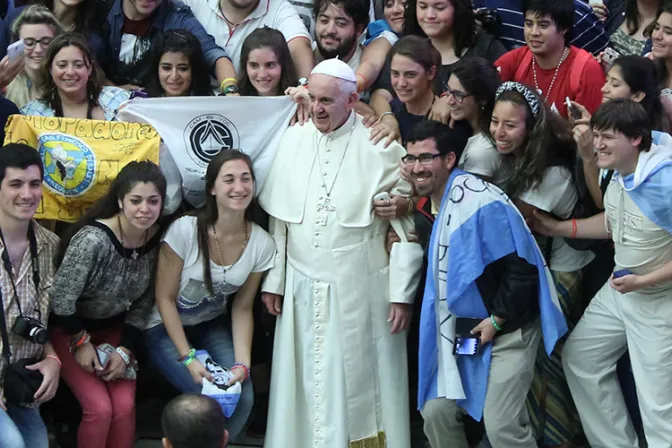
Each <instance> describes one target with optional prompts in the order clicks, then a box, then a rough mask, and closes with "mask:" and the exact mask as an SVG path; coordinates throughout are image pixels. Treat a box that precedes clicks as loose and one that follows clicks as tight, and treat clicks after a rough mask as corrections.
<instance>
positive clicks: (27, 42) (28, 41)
mask: <svg viewBox="0 0 672 448" xmlns="http://www.w3.org/2000/svg"><path fill="white" fill-rule="evenodd" d="M53 40H54V38H53V37H48V36H45V37H43V38H42V39H33V38H32V37H25V38H24V39H23V46H24V47H26V48H33V47H34V46H35V45H37V44H40V45H42V48H47V47H48V46H49V45H51V42H52V41H53Z"/></svg>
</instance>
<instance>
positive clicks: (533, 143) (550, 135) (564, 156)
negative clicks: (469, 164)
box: [489, 91, 576, 198]
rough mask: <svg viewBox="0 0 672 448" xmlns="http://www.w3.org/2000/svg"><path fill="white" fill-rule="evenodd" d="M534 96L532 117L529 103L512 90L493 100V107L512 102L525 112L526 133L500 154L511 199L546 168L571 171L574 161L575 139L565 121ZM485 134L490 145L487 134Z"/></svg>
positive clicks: (539, 178)
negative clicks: (535, 104)
mask: <svg viewBox="0 0 672 448" xmlns="http://www.w3.org/2000/svg"><path fill="white" fill-rule="evenodd" d="M534 94H535V95H537V94H536V93H534ZM537 99H538V100H539V104H540V105H541V107H540V108H539V114H538V116H537V118H536V119H535V117H534V115H533V113H532V110H531V109H530V106H529V103H528V102H527V101H526V100H525V98H524V97H523V96H522V95H521V94H520V93H518V92H516V91H507V92H504V93H502V94H501V95H500V96H499V97H498V98H497V100H496V101H495V106H496V105H497V103H505V102H508V103H512V104H515V105H517V106H518V107H522V108H523V109H524V110H525V114H526V117H525V129H526V132H527V136H526V138H525V141H524V143H523V146H522V148H519V149H518V150H516V151H513V152H511V153H510V154H506V155H503V156H502V185H503V186H504V191H505V192H506V193H507V194H508V195H509V196H510V197H512V198H516V197H518V196H520V195H521V194H522V193H524V192H525V191H528V190H530V189H533V188H535V187H537V186H538V185H539V184H540V183H541V181H542V180H543V178H544V174H545V172H546V169H547V168H549V167H551V166H563V167H565V168H567V169H568V170H570V172H571V171H572V170H573V169H574V165H575V162H576V142H575V141H574V138H573V137H572V132H571V128H570V126H569V123H568V122H566V121H565V120H563V119H562V118H561V117H560V116H559V115H558V114H556V113H555V112H552V111H551V110H550V109H549V108H548V106H546V105H545V104H544V103H543V102H542V100H541V98H537ZM489 137H490V139H491V141H492V142H493V144H494V138H493V137H492V135H491V134H489Z"/></svg>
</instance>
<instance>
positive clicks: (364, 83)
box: [355, 73, 369, 93]
mask: <svg viewBox="0 0 672 448" xmlns="http://www.w3.org/2000/svg"><path fill="white" fill-rule="evenodd" d="M355 75H356V76H359V77H360V78H362V80H363V82H362V83H361V84H360V82H359V81H360V80H359V79H357V91H358V92H360V93H361V92H362V91H364V89H365V88H366V85H367V84H368V83H369V80H368V79H366V76H364V75H362V74H361V73H355Z"/></svg>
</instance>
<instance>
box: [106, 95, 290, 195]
mask: <svg viewBox="0 0 672 448" xmlns="http://www.w3.org/2000/svg"><path fill="white" fill-rule="evenodd" d="M295 110H296V105H295V104H294V102H293V101H292V100H291V99H290V98H289V97H288V96H277V97H241V96H235V97H179V98H136V99H134V100H132V101H130V102H129V103H127V104H126V105H125V107H124V108H123V109H122V110H121V111H120V112H119V115H118V116H117V119H118V120H120V121H128V122H132V123H133V122H135V123H149V124H151V125H152V126H154V128H155V129H156V130H157V131H158V133H159V134H160V135H161V137H162V138H163V141H164V142H165V144H166V145H167V146H168V150H169V151H170V153H171V154H172V156H173V158H174V159H175V163H176V164H177V166H178V167H179V168H180V172H181V174H182V192H183V197H184V200H186V201H187V202H189V203H190V204H191V205H193V206H195V207H198V206H200V205H202V204H203V202H204V194H205V191H204V190H205V171H206V169H207V167H208V163H210V160H211V159H212V158H213V157H214V156H216V155H217V154H218V153H219V152H220V151H221V150H222V149H239V150H241V151H243V152H244V153H246V154H248V155H249V156H250V157H251V158H252V161H253V162H254V172H255V175H256V178H257V190H256V191H257V193H258V192H259V191H260V189H261V186H262V184H263V182H264V179H266V175H267V174H268V170H269V169H270V167H271V163H272V162H273V157H275V152H276V150H277V147H278V144H279V143H280V139H281V138H282V135H283V134H284V133H285V130H286V129H287V126H289V121H290V119H291V117H292V115H293V114H294V111H295Z"/></svg>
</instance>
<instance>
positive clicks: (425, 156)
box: [401, 152, 441, 165]
mask: <svg viewBox="0 0 672 448" xmlns="http://www.w3.org/2000/svg"><path fill="white" fill-rule="evenodd" d="M437 157H441V154H431V153H428V152H425V153H422V154H420V155H419V156H417V157H416V156H414V155H411V154H406V155H405V156H404V157H402V158H401V162H402V163H403V164H404V165H415V162H416V161H418V160H419V161H420V164H421V165H431V164H432V162H433V161H434V159H436V158H437Z"/></svg>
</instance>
